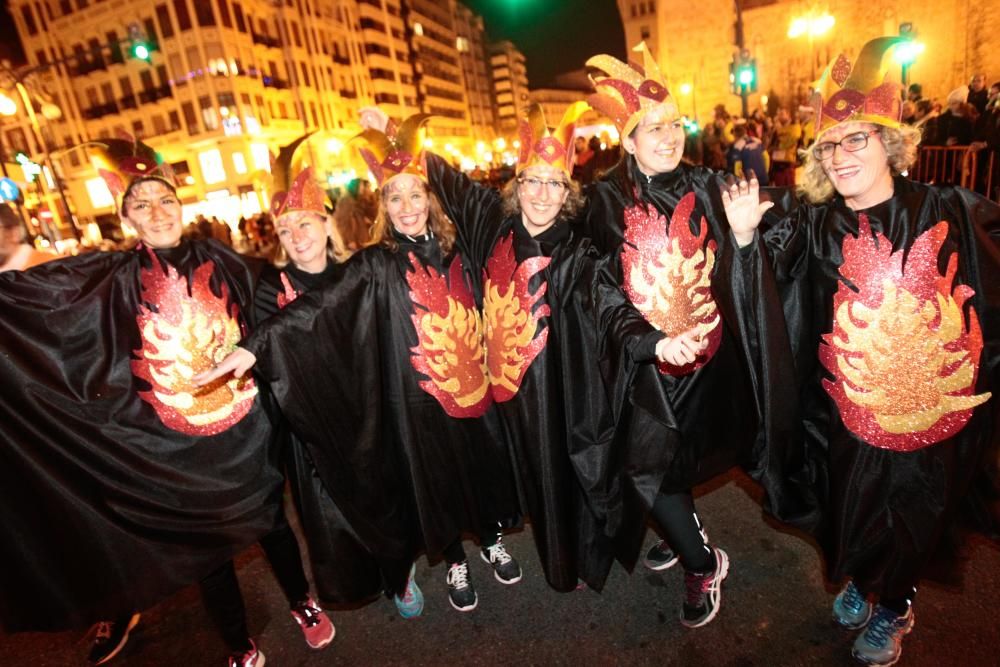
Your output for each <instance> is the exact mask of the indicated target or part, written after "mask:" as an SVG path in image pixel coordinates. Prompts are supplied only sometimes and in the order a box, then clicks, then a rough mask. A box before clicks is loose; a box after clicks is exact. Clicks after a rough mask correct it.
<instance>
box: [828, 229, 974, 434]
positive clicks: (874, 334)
mask: <svg viewBox="0 0 1000 667" xmlns="http://www.w3.org/2000/svg"><path fill="white" fill-rule="evenodd" d="M858 217H859V222H858V236H857V237H851V236H845V237H844V240H843V245H842V249H843V254H844V262H843V264H842V265H841V266H840V275H841V276H843V277H844V279H845V280H846V281H848V282H849V283H851V284H853V285H854V288H853V289H852V287H851V286H850V285H848V284H845V283H841V284H840V286H839V287H838V289H837V292H836V294H835V295H834V299H833V314H834V320H833V330H832V331H831V332H830V333H828V334H824V335H823V340H822V343H821V344H820V346H819V358H820V361H821V362H822V363H823V366H824V367H825V368H826V369H827V370H828V371H830V373H831V374H833V376H834V379H833V380H824V381H823V387H824V389H826V391H827V393H828V394H829V395H830V396H831V397H832V398H833V400H834V401H835V402H836V404H837V408H838V409H839V410H840V416H841V418H842V419H843V421H844V425H845V426H847V428H848V429H850V430H851V432H852V433H854V434H856V435H857V436H858V437H860V438H861V439H863V440H864V441H865V442H867V443H869V444H871V445H874V446H875V447H881V448H884V449H892V450H895V451H913V450H916V449H921V448H923V447H927V446H929V445H932V444H934V443H936V442H941V441H942V440H944V439H946V438H948V437H951V436H952V435H954V434H956V433H958V432H959V431H960V430H961V429H962V428H963V427H964V426H965V424H966V423H967V422H968V420H969V418H970V416H971V415H972V410H973V408H975V407H976V406H977V405H979V404H981V403H984V402H985V401H986V400H988V399H989V397H990V394H989V393H985V394H978V395H974V391H975V386H976V376H977V374H978V371H979V357H980V353H981V352H982V349H983V336H982V332H981V330H980V328H979V318H978V317H977V315H976V312H975V310H972V309H971V308H970V310H969V321H968V326H966V319H965V316H964V314H963V306H964V304H965V303H966V301H968V300H969V298H970V297H972V296H973V295H974V294H975V292H974V291H973V290H972V289H971V288H970V287H969V286H967V285H961V284H959V285H957V286H956V287H955V288H954V290H953V289H952V285H953V284H954V280H955V275H956V273H957V271H958V255H957V254H956V253H954V252H953V253H951V255H950V256H949V257H948V265H947V270H946V271H945V274H944V275H941V273H940V272H939V270H938V256H939V254H940V251H941V247H942V245H943V244H944V241H945V239H946V238H947V236H948V224H947V223H946V222H939V223H938V224H936V225H935V226H934V227H932V228H931V229H929V230H927V231H926V232H924V233H923V234H921V235H920V236H919V237H918V238H917V239H916V241H914V243H913V245H912V247H911V248H910V251H909V253H908V255H907V257H906V261H905V264H904V261H903V255H904V252H903V251H902V250H899V251H897V252H895V253H894V252H892V244H890V243H889V240H888V239H887V238H886V237H885V236H883V235H882V234H881V233H879V234H873V233H872V231H871V227H870V225H869V222H868V217H867V216H866V215H864V214H861V215H860V216H858Z"/></svg>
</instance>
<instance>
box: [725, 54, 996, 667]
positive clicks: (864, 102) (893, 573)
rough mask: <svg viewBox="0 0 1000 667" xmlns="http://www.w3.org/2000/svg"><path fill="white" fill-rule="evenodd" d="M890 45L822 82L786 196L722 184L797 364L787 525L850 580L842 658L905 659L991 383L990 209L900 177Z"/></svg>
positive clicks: (901, 139)
mask: <svg viewBox="0 0 1000 667" xmlns="http://www.w3.org/2000/svg"><path fill="white" fill-rule="evenodd" d="M898 41H899V40H898V38H891V37H884V38H879V39H875V40H872V41H871V42H868V43H867V44H866V45H865V46H864V48H863V49H862V50H861V52H860V54H859V56H858V60H857V62H855V63H854V64H853V66H852V65H851V63H850V62H848V61H847V59H846V58H845V57H844V56H840V57H839V58H838V59H837V60H836V61H834V63H832V64H831V66H830V68H828V69H827V72H826V74H825V75H824V78H823V79H821V82H820V88H819V92H818V93H817V95H818V96H819V98H820V99H817V100H816V101H815V102H814V104H813V106H814V107H815V108H816V109H819V110H820V113H819V117H818V119H817V139H816V143H815V144H814V145H813V147H812V149H811V151H810V153H809V154H808V157H807V161H806V167H805V182H804V183H803V184H802V185H801V186H800V194H801V195H802V198H803V199H802V201H801V202H800V203H801V205H800V206H798V207H797V208H796V207H795V204H794V203H790V202H787V201H783V202H779V205H778V206H777V207H776V208H781V209H784V210H785V211H786V213H784V214H782V215H781V216H780V217H779V216H777V215H775V214H774V213H773V212H771V213H768V212H767V209H768V208H769V207H770V206H771V204H769V203H764V204H761V203H759V201H758V195H757V191H756V186H755V184H746V183H743V184H741V186H740V187H734V188H733V189H732V190H731V191H730V192H729V193H727V194H726V195H725V196H724V198H725V200H726V203H727V213H728V215H729V220H730V223H731V224H732V228H733V232H734V235H735V238H736V240H737V242H738V244H739V245H740V246H743V249H742V250H741V251H740V257H741V258H742V259H743V261H744V264H745V266H746V272H745V273H746V275H748V276H752V277H753V280H754V281H755V282H756V285H755V287H754V290H753V291H752V292H750V293H753V294H756V295H757V297H758V299H757V302H756V305H755V310H756V311H757V312H758V313H764V312H767V313H768V319H769V320H770V321H763V322H762V323H761V330H762V335H763V332H764V331H766V330H767V327H774V326H776V320H777V319H778V316H779V315H780V313H781V311H780V309H776V308H774V307H773V305H774V304H782V305H783V306H784V324H786V325H787V328H788V332H789V334H790V336H791V346H790V348H789V350H788V351H787V352H786V354H785V361H784V363H786V364H789V365H792V364H794V367H795V369H796V374H797V387H798V389H799V392H798V393H799V395H800V396H801V432H800V433H799V434H798V437H800V438H801V441H802V442H803V444H804V452H805V458H806V461H807V463H808V464H809V465H808V466H807V467H806V469H805V472H806V474H805V475H804V476H802V477H801V478H800V479H801V480H802V481H803V482H805V484H806V486H807V487H808V492H809V493H814V494H815V495H816V496H817V497H818V498H819V500H820V503H821V505H820V506H821V507H822V510H823V511H822V513H821V516H820V517H819V519H820V520H817V521H810V522H807V523H804V524H800V525H801V526H802V527H804V528H806V529H809V530H811V531H812V532H813V533H814V534H815V535H816V537H817V539H818V541H819V542H820V544H821V546H822V547H823V550H824V552H825V556H826V562H827V567H828V575H829V577H830V579H831V581H833V582H835V583H839V584H843V583H844V582H845V580H846V586H844V588H843V590H842V591H841V592H840V594H839V595H837V597H836V599H835V600H834V602H833V618H834V620H835V621H836V622H837V623H839V624H840V625H841V626H842V627H844V628H846V629H862V628H863V631H862V632H861V634H860V635H859V636H858V637H857V639H856V641H855V642H854V645H853V655H854V657H855V658H856V659H857V660H859V661H860V662H863V663H865V664H871V665H889V664H893V663H895V662H896V661H897V660H898V659H899V657H900V655H901V651H902V639H903V636H904V635H906V634H907V633H909V632H910V631H911V630H912V628H913V626H914V613H913V609H912V608H911V605H912V602H913V599H914V594H915V592H916V585H917V582H918V580H919V579H920V578H921V577H922V576H926V575H928V574H931V572H929V570H928V568H927V565H928V562H929V560H930V558H931V555H932V553H933V552H934V550H935V547H936V546H937V545H938V543H939V542H940V541H941V539H940V538H941V536H942V534H943V533H945V532H947V530H948V528H949V527H950V526H951V525H952V524H953V523H954V520H955V518H956V515H957V514H958V513H959V512H958V511H959V507H960V501H961V500H962V499H963V497H964V496H965V495H966V493H967V491H968V489H969V486H970V480H971V479H972V477H973V476H974V474H975V473H977V471H981V470H983V464H984V461H985V459H984V451H985V450H986V449H987V448H988V446H989V432H990V429H991V426H992V423H993V422H994V420H995V418H996V416H997V408H996V397H993V396H991V392H993V391H995V390H996V388H997V387H998V386H1000V385H998V384H997V382H998V375H997V373H998V358H997V346H998V344H1000V332H998V331H997V314H998V313H997V305H998V301H997V293H996V285H998V284H1000V282H998V280H1000V272H998V268H1000V265H998V261H997V259H996V258H997V254H996V252H997V246H996V241H995V238H996V237H995V236H994V235H993V234H992V233H991V230H995V228H996V226H997V224H998V223H1000V209H998V207H997V206H996V205H995V204H992V203H991V202H989V201H987V200H985V199H983V198H981V197H979V196H978V195H975V194H973V193H971V192H968V191H966V190H963V189H961V188H954V187H939V186H930V185H925V184H922V183H916V182H913V181H911V180H909V179H908V178H906V176H905V175H904V174H905V172H906V170H907V169H909V168H910V167H911V166H912V165H913V163H914V162H915V159H916V150H917V143H918V141H919V131H918V130H915V129H913V128H910V127H908V126H905V125H901V124H900V122H899V118H900V103H899V99H900V96H899V90H898V85H896V84H894V83H891V82H884V81H883V74H882V73H883V72H884V71H885V70H884V69H883V68H882V61H883V58H885V57H887V56H886V54H887V51H888V50H889V49H890V48H891V47H892V46H893V45H894V44H895V43H897V42H898ZM789 209H791V212H787V211H788V210H789ZM762 214H766V215H765V218H766V224H765V226H764V229H765V230H766V231H764V232H763V233H762V234H760V235H758V238H756V239H755V229H756V226H757V223H758V222H759V221H760V219H761V216H762ZM768 255H770V258H771V260H772V262H773V269H772V266H771V263H770V262H764V261H761V260H762V259H764V258H766V257H767V256H768ZM741 273H742V272H741ZM777 326H780V323H778V324H777ZM992 459H993V462H992V464H991V465H993V466H995V463H996V461H995V459H996V456H995V452H993V457H992ZM792 472H794V471H792ZM799 472H800V473H801V472H802V471H799ZM962 514H965V511H964V509H963V511H962ZM814 518H815V517H814Z"/></svg>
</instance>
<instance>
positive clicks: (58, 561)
mask: <svg viewBox="0 0 1000 667" xmlns="http://www.w3.org/2000/svg"><path fill="white" fill-rule="evenodd" d="M154 254H155V256H156V257H155V258H154ZM166 267H170V271H174V273H173V274H172V277H171V276H170V275H169V274H168V272H167V268H166ZM157 283H159V286H158V285H157ZM188 285H191V286H192V287H191V291H190V292H189V291H188ZM144 287H145V288H146V289H147V291H146V292H145V293H144V292H143V288H144ZM224 291H225V292H226V293H227V294H228V296H224V294H223V292H224ZM192 293H193V294H194V295H195V297H194V307H193V308H190V309H189V308H178V307H177V306H178V304H179V303H180V302H181V301H184V298H183V297H187V296H189V295H190V294H192ZM251 299H252V276H251V273H250V271H249V269H248V267H247V265H246V263H245V262H244V261H243V259H242V258H241V257H240V256H239V255H236V254H235V253H233V252H232V251H231V250H229V249H228V248H225V247H223V246H222V245H220V244H218V243H215V242H213V241H206V242H200V241H191V242H188V241H183V242H182V243H181V246H180V247H178V248H174V249H171V250H165V251H155V253H150V252H149V251H148V250H147V249H145V248H144V247H143V246H142V245H141V244H140V246H138V247H137V248H135V249H133V250H131V251H126V252H114V253H94V254H90V255H81V256H79V257H75V258H70V259H65V260H60V261H56V262H51V263H48V264H46V265H43V266H40V267H37V268H34V269H31V270H30V271H26V272H23V273H16V272H5V273H3V274H2V275H0V304H2V312H3V317H2V318H0V372H2V376H3V378H4V382H5V388H4V391H3V393H2V398H0V532H2V535H0V544H2V545H3V546H2V547H0V554H2V561H0V590H2V591H3V594H2V595H0V621H2V624H3V627H4V629H5V630H7V631H13V630H60V629H67V628H71V627H78V626H84V625H88V624H90V623H93V622H95V621H98V620H106V619H108V618H115V617H117V616H120V615H122V614H124V613H126V612H129V611H131V610H141V609H144V608H147V607H149V606H151V605H153V604H155V603H157V602H158V601H160V600H161V599H163V598H164V597H166V596H168V595H170V594H171V593H173V592H174V591H176V590H178V589H179V588H181V587H183V586H186V585H188V584H191V583H193V582H195V581H198V580H199V579H200V578H202V577H203V576H204V575H206V574H208V573H209V572H211V571H212V570H213V569H215V568H216V567H218V566H219V565H221V564H222V563H224V562H225V561H226V560H228V559H230V558H231V557H232V556H233V555H234V554H235V553H237V552H238V551H240V550H241V549H242V548H244V547H245V546H246V545H248V544H250V543H252V542H255V541H256V540H257V539H258V537H260V536H261V535H263V534H265V533H267V532H268V531H270V530H271V529H272V528H273V526H274V522H275V518H276V517H277V515H278V512H279V507H280V494H281V473H280V472H279V470H278V468H277V467H276V464H275V461H274V460H273V458H274V448H273V447H272V444H273V443H272V442H271V438H272V434H273V431H272V428H271V424H270V421H269V419H268V416H267V414H266V413H265V411H264V410H263V409H262V408H261V405H260V399H259V397H258V396H255V395H254V394H255V392H256V389H254V388H253V386H252V384H250V385H248V384H246V383H240V384H238V386H236V389H235V390H231V389H228V388H227V387H229V386H230V385H228V384H225V383H221V382H220V383H216V384H213V385H211V386H209V387H207V388H204V390H203V391H204V392H206V393H209V395H210V396H213V397H215V398H214V399H211V400H212V401H214V403H213V405H211V406H209V407H211V408H213V409H216V408H218V409H220V410H221V412H219V413H214V414H213V413H212V412H211V411H210V412H208V413H206V414H204V415H203V416H204V417H205V418H206V419H207V422H206V423H203V424H202V425H200V426H197V425H193V424H192V422H191V421H190V420H189V419H188V417H185V416H183V415H182V414H180V413H181V412H184V411H185V410H184V408H183V400H182V401H180V403H178V405H181V408H180V410H179V411H177V410H174V411H172V410H170V409H168V408H167V406H166V404H165V402H164V401H162V400H159V399H158V398H157V394H156V393H155V392H154V391H151V390H153V389H154V387H153V386H152V384H151V383H150V381H148V380H147V379H142V376H146V377H154V378H155V377H163V376H166V377H174V378H176V376H173V375H172V374H173V372H174V371H175V370H177V367H175V366H173V365H172V364H171V363H170V362H173V361H174V360H176V359H178V358H180V359H183V358H185V356H184V355H186V354H188V353H191V354H192V355H193V357H192V358H193V359H194V360H195V362H194V363H195V364H196V365H197V364H201V366H197V367H198V369H199V370H202V369H204V368H207V366H208V365H210V363H211V360H210V358H209V357H206V356H204V353H205V351H206V350H212V353H213V356H214V357H215V360H218V359H219V358H221V356H223V355H224V354H225V352H224V350H223V349H221V347H220V346H221V345H223V344H233V343H235V342H236V341H237V340H238V339H239V336H240V334H241V330H242V329H243V328H244V327H245V326H246V324H247V323H248V319H249V318H250V317H252V300H251ZM188 303H189V305H190V302H188ZM167 313H172V314H174V315H176V314H181V316H182V317H185V318H186V319H185V320H184V323H183V325H181V324H180V322H179V321H177V320H172V321H171V322H170V323H168V322H167V321H166V320H164V319H159V318H158V315H162V316H164V317H167V315H166V314H167ZM195 313H199V314H202V315H205V316H206V317H211V323H212V326H214V327H215V328H214V329H211V331H214V333H215V334H216V336H218V334H219V333H220V332H222V331H226V332H227V334H228V338H227V339H226V340H225V341H222V340H220V339H219V338H218V337H212V336H207V333H208V332H209V331H210V329H209V328H208V326H207V325H208V324H209V322H208V321H206V320H199V321H197V322H194V320H192V319H191V316H192V315H194V314H195ZM140 316H143V317H145V318H146V319H148V320H149V323H148V324H147V325H146V329H145V331H146V335H145V336H144V335H143V334H142V332H141V331H140V323H139V318H140ZM171 317H172V315H171ZM223 321H225V322H226V324H225V326H226V327H229V328H228V329H225V328H224V327H223V325H222V322H223ZM192 323H193V327H192V328H191V329H187V330H188V331H193V332H194V333H195V334H196V335H197V336H198V338H197V341H195V342H192V339H191V338H181V337H179V336H177V335H173V336H172V335H171V333H173V334H177V333H178V331H179V330H180V329H185V328H186V327H191V326H192ZM175 325H180V326H178V329H174V328H173V327H174V326H175ZM179 341H180V343H181V350H182V351H181V352H180V353H178V352H176V349H177V348H171V347H170V345H171V343H174V344H176V343H178V342H179ZM144 350H145V351H144ZM157 350H163V351H165V354H163V355H162V356H163V361H162V362H160V361H157V360H156V359H155V358H156V357H157V356H160V355H159V354H158V352H157ZM147 363H148V366H147V365H146V364H147ZM149 367H158V370H157V371H156V372H154V373H152V374H150V373H149V372H148V368H149ZM144 369H147V370H144ZM157 372H158V373H162V374H163V376H159V375H157V374H156V373H157ZM166 384H167V385H170V386H172V387H174V388H177V387H178V386H180V385H183V384H184V383H183V381H180V383H179V385H178V384H171V382H167V383H166ZM223 385H224V386H223ZM188 388H190V387H188ZM155 390H156V392H160V395H161V396H162V395H164V394H169V393H171V392H170V390H168V389H165V388H164V386H163V385H161V386H158V387H156V388H155ZM234 391H235V392H239V396H240V398H239V400H238V401H236V402H235V407H234V405H233V403H232V402H227V401H225V400H223V399H227V397H232V396H234V395H236V394H235V393H234ZM143 396H145V397H146V398H143ZM166 400H170V399H166ZM220 403H221V406H220ZM154 404H155V405H156V406H157V408H158V409H154V407H153V406H154ZM195 405H196V406H201V405H203V403H201V402H197V401H196V402H195ZM223 413H226V414H223ZM188 414H189V416H190V415H192V414H193V413H190V412H189V413H188ZM191 419H194V420H195V421H198V415H197V414H193V416H191ZM167 423H171V424H173V425H174V426H173V427H170V426H167V425H166V424H167ZM179 429H180V430H179Z"/></svg>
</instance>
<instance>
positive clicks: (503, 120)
mask: <svg viewBox="0 0 1000 667" xmlns="http://www.w3.org/2000/svg"><path fill="white" fill-rule="evenodd" d="M490 67H491V69H492V71H493V91H494V94H495V95H496V112H497V129H498V130H499V131H500V133H501V134H510V133H513V132H516V131H517V123H518V119H519V118H521V117H522V116H524V115H525V114H526V113H527V109H528V104H529V103H530V102H529V100H528V69H527V66H526V64H525V58H524V54H523V53H521V52H520V51H518V50H517V47H516V46H514V44H513V43H511V42H508V41H503V42H496V43H494V44H491V45H490Z"/></svg>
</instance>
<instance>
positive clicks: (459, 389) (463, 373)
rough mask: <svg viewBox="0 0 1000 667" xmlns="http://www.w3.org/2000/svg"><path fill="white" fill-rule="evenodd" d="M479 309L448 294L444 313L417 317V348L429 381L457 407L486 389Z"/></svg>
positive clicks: (474, 399)
mask: <svg viewBox="0 0 1000 667" xmlns="http://www.w3.org/2000/svg"><path fill="white" fill-rule="evenodd" d="M482 331H483V325H482V319H481V318H480V315H479V312H478V311H476V310H475V309H473V308H466V307H465V306H464V305H462V304H461V303H459V302H457V301H456V300H455V299H454V298H453V297H451V296H449V297H448V314H447V315H446V316H444V317H442V316H441V315H438V314H437V313H435V312H430V311H428V312H425V313H424V314H423V315H422V316H421V317H420V324H419V332H420V347H421V349H422V351H423V353H424V355H423V356H424V358H425V360H426V363H427V367H426V370H427V371H429V372H428V376H429V377H430V379H431V381H432V382H433V383H434V385H435V386H436V387H438V388H439V389H440V390H441V391H442V392H444V393H446V394H448V395H449V396H451V398H452V400H454V401H455V403H456V404H457V405H458V406H459V407H461V408H468V407H471V406H474V405H476V404H477V403H479V402H480V401H481V400H483V398H484V397H485V396H486V392H487V391H488V390H489V380H488V379H487V372H486V359H485V354H484V352H483V335H482Z"/></svg>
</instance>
